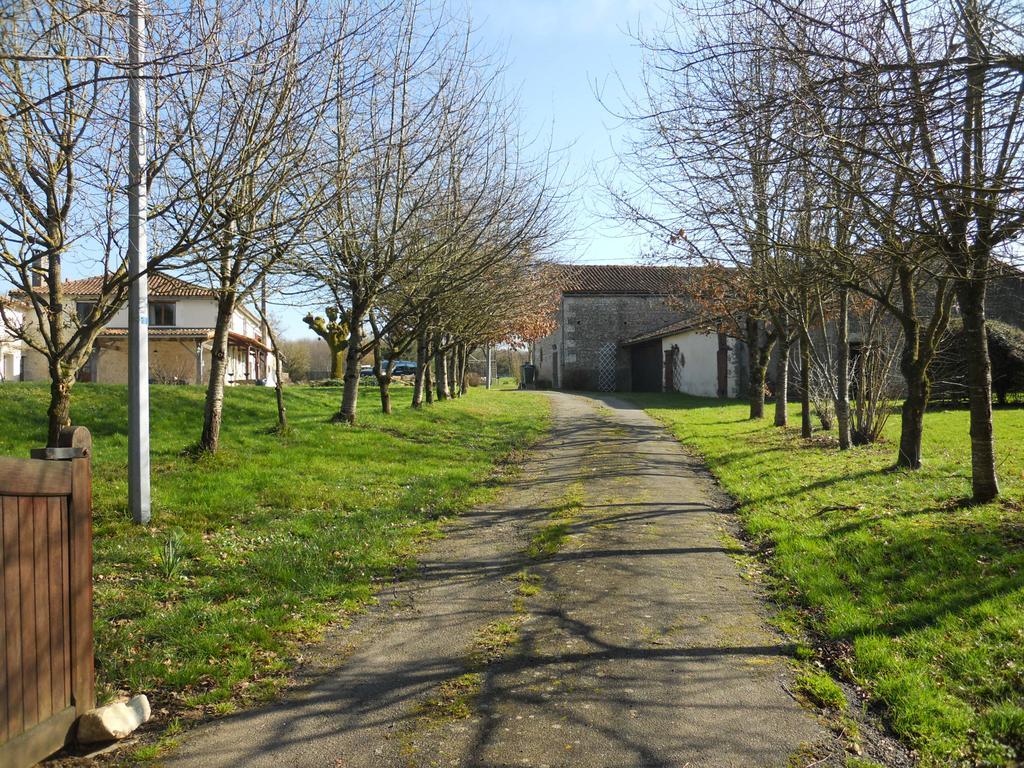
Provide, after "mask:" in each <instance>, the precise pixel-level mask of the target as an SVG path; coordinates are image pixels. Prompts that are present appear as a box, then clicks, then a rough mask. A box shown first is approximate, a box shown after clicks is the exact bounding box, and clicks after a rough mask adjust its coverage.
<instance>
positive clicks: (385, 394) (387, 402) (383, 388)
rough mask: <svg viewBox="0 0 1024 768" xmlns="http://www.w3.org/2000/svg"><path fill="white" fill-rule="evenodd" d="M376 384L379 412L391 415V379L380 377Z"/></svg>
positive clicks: (385, 376)
mask: <svg viewBox="0 0 1024 768" xmlns="http://www.w3.org/2000/svg"><path fill="white" fill-rule="evenodd" d="M377 384H378V386H379V387H380V412H381V413H391V377H390V376H387V375H384V376H381V377H380V378H379V379H377Z"/></svg>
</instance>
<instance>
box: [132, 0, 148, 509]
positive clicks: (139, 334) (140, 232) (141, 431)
mask: <svg viewBox="0 0 1024 768" xmlns="http://www.w3.org/2000/svg"><path fill="white" fill-rule="evenodd" d="M142 2H143V0H130V4H129V11H128V15H129V18H128V64H129V68H128V91H129V94H128V98H129V119H130V121H131V127H130V130H131V134H130V137H129V140H130V149H129V158H128V174H129V176H130V177H131V178H130V179H129V182H128V184H129V188H128V269H129V272H130V273H131V285H130V287H129V289H128V506H129V508H130V509H131V513H132V520H133V521H135V522H136V523H148V522H149V518H150V495H149V285H148V280H147V276H146V266H147V263H148V261H149V253H148V250H147V246H146V209H147V201H146V132H145V131H146V129H145V119H146V92H145V89H144V87H143V81H142V78H141V76H140V75H141V74H142V71H141V69H142V64H143V62H144V61H145V47H146V21H145V16H144V14H143V9H142Z"/></svg>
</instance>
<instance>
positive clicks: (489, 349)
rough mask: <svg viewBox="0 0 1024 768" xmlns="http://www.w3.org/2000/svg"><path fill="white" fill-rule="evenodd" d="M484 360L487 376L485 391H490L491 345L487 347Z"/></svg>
mask: <svg viewBox="0 0 1024 768" xmlns="http://www.w3.org/2000/svg"><path fill="white" fill-rule="evenodd" d="M486 359H487V376H486V381H487V389H490V388H491V345H490V344H488V345H487V352H486Z"/></svg>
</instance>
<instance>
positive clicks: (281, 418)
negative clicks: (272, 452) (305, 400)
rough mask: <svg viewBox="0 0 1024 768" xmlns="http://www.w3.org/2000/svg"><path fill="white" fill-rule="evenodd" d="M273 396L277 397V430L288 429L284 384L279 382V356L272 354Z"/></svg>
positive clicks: (283, 430) (284, 430)
mask: <svg viewBox="0 0 1024 768" xmlns="http://www.w3.org/2000/svg"><path fill="white" fill-rule="evenodd" d="M274 377H275V381H274V396H275V397H276V398H277V429H278V431H279V432H286V431H287V430H288V411H287V409H286V408H285V407H284V385H283V384H282V383H281V358H280V357H279V356H278V355H276V354H275V355H274Z"/></svg>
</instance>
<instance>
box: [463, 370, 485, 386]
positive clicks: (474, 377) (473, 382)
mask: <svg viewBox="0 0 1024 768" xmlns="http://www.w3.org/2000/svg"><path fill="white" fill-rule="evenodd" d="M482 383H483V377H482V376H481V375H480V374H479V373H477V372H476V371H470V372H469V373H467V374H466V386H468V387H479V386H480V385H481V384H482Z"/></svg>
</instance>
